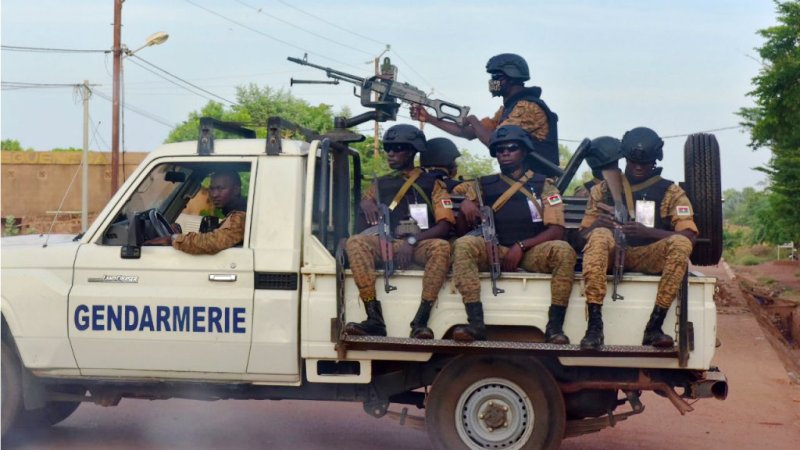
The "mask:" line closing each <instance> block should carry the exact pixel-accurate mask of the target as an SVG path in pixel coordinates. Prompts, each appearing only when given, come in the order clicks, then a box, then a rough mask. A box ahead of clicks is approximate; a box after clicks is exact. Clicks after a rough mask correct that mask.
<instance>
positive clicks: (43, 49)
mask: <svg viewBox="0 0 800 450" xmlns="http://www.w3.org/2000/svg"><path fill="white" fill-rule="evenodd" d="M0 47H1V48H2V49H3V50H8V51H11V52H32V53H111V50H89V49H79V48H50V47H22V46H18V45H0Z"/></svg>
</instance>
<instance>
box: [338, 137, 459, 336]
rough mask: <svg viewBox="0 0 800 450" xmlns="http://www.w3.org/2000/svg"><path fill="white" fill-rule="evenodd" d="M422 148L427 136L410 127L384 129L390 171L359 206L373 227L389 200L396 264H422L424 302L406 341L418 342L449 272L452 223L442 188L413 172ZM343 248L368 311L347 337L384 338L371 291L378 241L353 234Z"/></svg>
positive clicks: (432, 178) (402, 266)
mask: <svg viewBox="0 0 800 450" xmlns="http://www.w3.org/2000/svg"><path fill="white" fill-rule="evenodd" d="M425 144H426V142H425V135H424V134H423V133H422V131H421V130H419V129H418V128H416V127H414V126H412V125H405V124H400V125H395V126H393V127H391V128H389V129H388V130H386V133H385V134H384V136H383V150H384V151H385V152H386V155H387V158H388V161H389V167H390V168H391V169H393V170H394V172H392V173H391V174H389V175H386V176H382V177H380V178H378V179H377V183H373V185H372V188H371V189H370V190H369V191H367V192H365V193H364V198H363V200H362V201H361V204H360V206H361V213H362V214H363V215H364V218H365V219H366V221H367V223H368V224H369V225H377V224H378V220H379V211H378V203H379V202H386V201H389V200H390V199H391V200H390V201H391V203H390V204H389V205H388V208H389V210H390V223H391V225H392V226H393V227H397V228H395V229H394V230H392V231H393V238H394V239H393V242H392V248H393V250H394V258H395V261H396V262H397V264H398V266H399V268H400V269H405V268H407V267H408V266H409V265H410V264H411V263H412V262H416V263H418V264H424V265H425V274H424V275H423V277H422V299H421V300H422V301H421V302H420V305H419V309H418V310H417V314H416V315H415V316H414V319H413V320H412V321H411V324H410V325H411V334H410V336H411V337H412V338H417V339H433V331H432V330H431V329H430V328H428V319H429V318H430V313H431V308H432V307H433V304H434V302H436V300H437V299H438V297H439V291H440V290H441V288H442V286H443V285H444V282H445V279H446V277H447V271H448V269H449V268H450V243H449V242H447V241H446V240H445V239H447V236H448V234H449V233H450V229H451V227H452V225H453V224H454V223H455V217H454V216H453V210H452V207H453V206H452V202H451V200H450V196H449V195H448V194H447V188H446V187H445V185H444V183H442V181H441V180H438V179H437V178H436V177H435V176H434V175H432V174H429V173H426V172H424V171H422V170H421V169H420V168H418V167H414V156H415V155H416V154H417V152H424V151H425V150H426V148H425ZM376 186H377V190H376ZM345 248H346V250H347V257H348V258H349V260H350V269H351V270H352V272H353V280H354V281H355V283H356V286H358V294H359V296H360V297H361V300H362V301H363V302H364V306H365V308H366V310H367V320H365V321H363V322H360V323H355V322H350V323H348V324H346V325H345V332H346V333H347V334H351V335H371V336H386V325H385V324H384V320H383V311H382V310H381V304H380V301H378V299H377V293H376V291H375V281H376V279H377V274H376V273H375V260H376V259H380V257H381V252H380V238H379V236H377V235H375V234H374V233H369V234H357V235H355V236H351V237H350V238H349V239H347V243H346V244H345Z"/></svg>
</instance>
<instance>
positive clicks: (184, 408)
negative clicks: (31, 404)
mask: <svg viewBox="0 0 800 450" xmlns="http://www.w3.org/2000/svg"><path fill="white" fill-rule="evenodd" d="M714 275H716V276H721V277H722V276H725V275H724V273H723V272H722V271H719V272H717V271H715V272H714ZM718 336H719V339H720V340H721V341H722V344H723V345H722V347H720V348H719V349H717V354H716V357H715V358H716V362H715V363H716V364H717V365H719V367H720V368H721V369H722V370H723V371H724V372H725V374H726V375H727V376H728V380H729V382H730V395H729V397H728V399H727V400H726V401H723V402H720V401H716V400H713V399H711V400H704V401H701V402H698V403H696V404H695V405H694V407H695V411H694V412H691V413H689V414H688V415H686V416H683V417H682V416H681V415H680V414H679V413H678V412H677V411H676V410H675V409H674V408H673V407H672V405H671V404H670V403H669V401H667V400H666V399H663V398H661V397H658V396H656V395H652V394H651V395H645V396H644V397H643V402H644V404H645V407H646V410H645V412H644V413H643V414H641V415H639V416H637V417H632V418H630V419H629V420H628V421H625V422H622V423H620V424H618V425H617V427H615V428H612V429H606V430H603V431H601V432H599V433H595V434H592V435H587V436H582V437H579V438H574V439H569V440H567V441H565V442H564V444H563V446H562V448H563V449H567V450H578V449H598V450H603V449H609V450H612V449H613V450H624V449H641V448H646V449H664V450H667V449H670V450H671V449H674V448H685V447H690V446H691V447H698V448H704V449H709V450H714V449H719V450H723V449H724V450H727V449H730V448H769V449H787V450H788V449H796V448H797V443H798V442H800V386H797V385H792V384H790V382H789V378H788V377H787V374H786V371H785V369H784V367H783V366H782V365H781V363H780V362H779V360H778V358H777V356H776V354H775V351H774V350H773V349H772V347H770V345H769V343H768V342H767V340H766V339H765V337H764V334H763V332H762V331H761V329H760V328H759V326H758V324H757V323H756V321H755V319H754V318H753V316H752V315H751V314H750V313H749V312H747V310H746V309H745V308H741V307H733V308H723V309H721V310H720V315H719V324H718ZM411 413H412V414H413V413H416V414H421V412H417V411H412V412H411ZM3 444H4V445H3V447H4V448H8V449H12V448H16V449H52V448H59V449H82V450H93V449H108V448H114V449H120V450H142V449H231V448H235V449H282V448H292V449H320V448H325V449H348V450H361V449H364V450H374V449H383V450H391V449H399V448H413V449H415V450H425V449H429V448H431V447H430V443H429V442H428V439H427V436H426V435H425V433H424V432H422V431H419V430H415V429H412V428H408V427H401V426H400V425H399V424H398V423H397V422H396V421H394V420H392V419H389V418H383V419H373V418H371V417H369V416H367V415H366V414H365V413H364V412H363V411H362V409H361V406H360V405H358V404H348V403H323V402H300V401H239V400H230V401H218V402H210V403H209V402H200V401H189V400H161V401H146V400H123V401H122V403H121V404H120V405H119V406H117V407H114V408H102V407H100V406H95V405H82V406H81V407H80V408H79V409H78V411H77V412H76V413H75V414H74V415H73V416H71V417H70V418H69V419H67V420H66V421H64V422H63V423H62V424H60V425H58V426H56V427H53V428H52V429H50V430H47V431H45V432H39V433H37V434H34V435H29V436H23V437H21V438H20V439H17V440H15V441H12V442H4V443H3Z"/></svg>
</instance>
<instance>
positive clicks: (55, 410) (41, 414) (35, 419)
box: [19, 391, 86, 428]
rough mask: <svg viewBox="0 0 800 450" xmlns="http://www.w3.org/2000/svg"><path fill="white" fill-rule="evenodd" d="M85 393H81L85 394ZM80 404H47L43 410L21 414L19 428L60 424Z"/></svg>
mask: <svg viewBox="0 0 800 450" xmlns="http://www.w3.org/2000/svg"><path fill="white" fill-rule="evenodd" d="M85 392H86V391H83V393H85ZM80 405H81V402H47V403H45V405H44V408H41V409H33V410H30V411H25V412H23V413H22V417H20V420H19V422H20V423H19V426H21V427H26V428H46V427H50V426H53V425H55V424H57V423H60V422H62V421H63V420H65V419H66V418H67V417H69V416H70V415H72V413H74V412H75V410H76V409H78V406H80Z"/></svg>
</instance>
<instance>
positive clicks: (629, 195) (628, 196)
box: [622, 175, 662, 219]
mask: <svg viewBox="0 0 800 450" xmlns="http://www.w3.org/2000/svg"><path fill="white" fill-rule="evenodd" d="M661 180H662V178H661V177H660V176H658V175H657V176H654V177H653V178H650V179H649V180H646V181H645V182H643V183H639V184H634V185H631V182H630V181H628V177H626V176H623V177H622V190H623V191H624V192H625V203H627V205H628V215H629V216H630V217H631V218H632V219H634V218H635V217H636V211H635V209H634V205H633V193H634V192H639V191H641V190H644V189H647V188H649V187H650V186H652V185H654V184H656V183H658V182H659V181H661Z"/></svg>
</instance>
